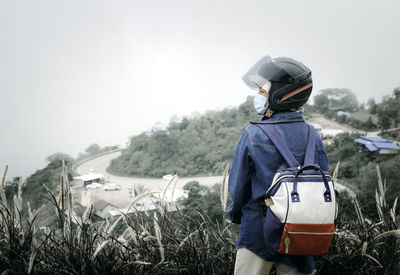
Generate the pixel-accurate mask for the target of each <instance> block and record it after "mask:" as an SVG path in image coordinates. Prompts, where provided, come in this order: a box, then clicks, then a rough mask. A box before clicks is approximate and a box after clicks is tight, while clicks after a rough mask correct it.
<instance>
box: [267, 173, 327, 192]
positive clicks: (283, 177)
mask: <svg viewBox="0 0 400 275" xmlns="http://www.w3.org/2000/svg"><path fill="white" fill-rule="evenodd" d="M325 176H326V179H327V180H328V181H331V182H333V181H332V178H331V177H330V176H328V175H325ZM294 177H295V176H294V175H286V176H281V177H278V178H277V179H276V180H274V181H273V182H272V184H271V186H270V187H269V188H268V190H267V194H268V191H269V190H271V189H272V188H273V187H274V186H275V184H276V183H277V182H278V181H281V180H282V179H285V178H294ZM298 177H299V178H320V177H321V176H320V175H299V176H298Z"/></svg>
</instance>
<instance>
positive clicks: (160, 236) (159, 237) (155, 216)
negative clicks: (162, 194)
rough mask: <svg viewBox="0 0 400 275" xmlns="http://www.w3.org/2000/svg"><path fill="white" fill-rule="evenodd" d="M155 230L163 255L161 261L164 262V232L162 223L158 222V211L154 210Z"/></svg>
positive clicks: (161, 254)
mask: <svg viewBox="0 0 400 275" xmlns="http://www.w3.org/2000/svg"><path fill="white" fill-rule="evenodd" d="M154 231H155V233H156V238H157V243H158V247H159V248H160V256H161V261H160V263H162V262H164V260H165V255H164V246H163V244H162V242H161V239H162V234H161V229H160V225H159V224H158V217H157V213H156V212H154Z"/></svg>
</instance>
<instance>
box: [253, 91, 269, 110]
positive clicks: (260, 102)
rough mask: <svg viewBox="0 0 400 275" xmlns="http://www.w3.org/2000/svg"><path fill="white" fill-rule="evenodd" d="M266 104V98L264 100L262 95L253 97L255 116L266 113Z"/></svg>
mask: <svg viewBox="0 0 400 275" xmlns="http://www.w3.org/2000/svg"><path fill="white" fill-rule="evenodd" d="M267 102H268V98H266V97H265V96H263V95H260V94H256V95H255V96H254V108H255V109H256V111H257V114H259V115H264V114H265V112H266V111H267V108H266V107H265V105H266V104H267Z"/></svg>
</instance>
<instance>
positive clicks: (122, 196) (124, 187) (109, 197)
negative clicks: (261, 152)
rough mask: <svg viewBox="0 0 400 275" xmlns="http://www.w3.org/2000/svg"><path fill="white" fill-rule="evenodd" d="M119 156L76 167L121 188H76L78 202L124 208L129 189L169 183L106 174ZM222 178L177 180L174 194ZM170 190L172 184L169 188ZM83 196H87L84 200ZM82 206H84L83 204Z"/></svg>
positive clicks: (160, 187)
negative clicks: (190, 184) (191, 184)
mask: <svg viewBox="0 0 400 275" xmlns="http://www.w3.org/2000/svg"><path fill="white" fill-rule="evenodd" d="M120 155H121V151H118V152H112V153H110V154H105V155H102V156H99V157H97V158H93V159H90V160H88V161H86V162H83V163H81V164H80V165H79V166H77V167H76V171H77V172H78V173H79V174H81V175H84V174H87V173H89V172H91V171H92V172H95V173H102V174H103V175H104V176H105V180H106V183H113V184H118V185H120V186H121V190H118V191H108V192H107V191H104V190H103V189H94V190H88V191H87V192H84V193H82V192H83V188H82V187H81V186H76V187H75V188H74V189H75V194H76V195H75V199H78V200H89V201H96V200H104V201H107V202H108V203H110V204H112V205H114V206H116V207H118V208H124V207H126V206H128V205H129V203H130V202H131V201H132V195H131V193H130V189H131V188H138V187H139V188H144V189H145V190H147V191H164V189H165V188H166V186H167V185H168V183H169V181H166V180H163V179H161V178H159V179H158V178H131V177H120V176H115V175H112V174H109V173H107V167H108V166H109V164H110V162H111V160H112V159H114V158H117V157H119V156H120ZM222 179H223V177H222V176H217V177H189V178H178V180H177V182H176V187H175V190H176V191H175V192H176V193H175V194H176V195H178V196H179V194H183V186H184V185H185V184H186V183H188V182H190V181H198V182H199V183H200V184H201V185H205V186H209V187H211V186H213V185H214V184H216V183H222ZM335 186H336V189H337V191H338V192H348V193H349V194H350V195H351V196H354V193H353V191H351V190H350V189H348V188H347V187H345V186H344V185H341V184H340V183H338V182H336V183H335ZM170 189H172V184H171V186H170ZM83 195H86V196H89V198H87V197H86V198H85V197H84V196H83ZM82 204H85V203H84V202H83V203H82Z"/></svg>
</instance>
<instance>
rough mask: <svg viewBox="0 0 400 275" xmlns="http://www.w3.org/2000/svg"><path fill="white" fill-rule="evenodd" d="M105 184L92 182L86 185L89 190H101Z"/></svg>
mask: <svg viewBox="0 0 400 275" xmlns="http://www.w3.org/2000/svg"><path fill="white" fill-rule="evenodd" d="M102 186H103V184H100V183H98V182H92V183H91V184H88V185H86V188H87V189H98V188H101V187H102Z"/></svg>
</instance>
